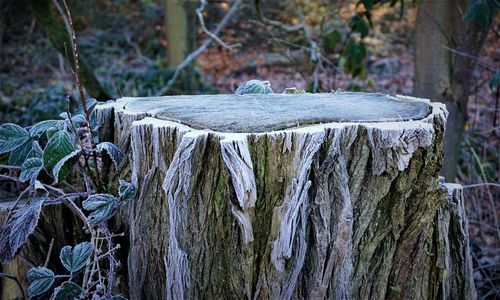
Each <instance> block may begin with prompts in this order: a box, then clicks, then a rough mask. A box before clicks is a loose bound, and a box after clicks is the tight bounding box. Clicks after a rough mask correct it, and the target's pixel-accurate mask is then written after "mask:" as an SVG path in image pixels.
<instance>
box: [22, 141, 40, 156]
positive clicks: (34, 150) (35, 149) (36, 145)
mask: <svg viewBox="0 0 500 300" xmlns="http://www.w3.org/2000/svg"><path fill="white" fill-rule="evenodd" d="M34 157H36V158H40V159H43V150H42V148H41V147H40V144H39V143H38V142H37V141H33V147H32V148H31V151H30V152H29V153H28V156H26V159H28V158H34Z"/></svg>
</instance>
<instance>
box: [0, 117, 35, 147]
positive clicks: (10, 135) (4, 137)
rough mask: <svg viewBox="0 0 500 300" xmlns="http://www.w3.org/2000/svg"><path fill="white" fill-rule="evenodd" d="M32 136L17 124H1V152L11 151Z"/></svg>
mask: <svg viewBox="0 0 500 300" xmlns="http://www.w3.org/2000/svg"><path fill="white" fill-rule="evenodd" d="M29 138H30V136H29V133H28V132H27V131H26V130H25V129H24V128H22V127H21V126H18V125H16V124H12V123H7V124H3V125H2V126H0V154H2V153H6V152H10V151H12V150H15V149H17V148H18V147H19V146H21V145H23V144H24V143H25V142H26V141H27V140H28V139H29Z"/></svg>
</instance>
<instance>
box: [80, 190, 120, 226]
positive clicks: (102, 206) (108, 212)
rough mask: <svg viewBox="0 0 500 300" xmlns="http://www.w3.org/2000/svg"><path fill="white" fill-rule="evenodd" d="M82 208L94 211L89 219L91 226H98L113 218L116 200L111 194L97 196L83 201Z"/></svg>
mask: <svg viewBox="0 0 500 300" xmlns="http://www.w3.org/2000/svg"><path fill="white" fill-rule="evenodd" d="M82 206H83V208H84V209H85V210H88V211H92V213H91V214H90V215H89V216H88V217H87V219H88V221H89V223H90V224H91V225H96V224H99V223H102V222H105V221H107V220H108V219H109V218H111V217H112V216H113V213H114V210H115V207H116V198H115V196H113V195H109V194H95V195H92V196H90V197H88V198H87V200H85V201H83V203H82Z"/></svg>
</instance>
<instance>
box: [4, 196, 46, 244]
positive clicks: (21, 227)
mask: <svg viewBox="0 0 500 300" xmlns="http://www.w3.org/2000/svg"><path fill="white" fill-rule="evenodd" d="M46 199H47V198H45V197H39V198H35V199H33V201H31V204H30V205H28V206H26V207H24V208H21V209H19V210H17V211H16V213H15V215H14V217H13V218H12V229H11V231H10V248H11V253H12V254H15V253H16V252H17V250H18V249H19V248H20V247H21V246H22V245H23V244H24V243H25V242H26V240H28V237H29V236H30V234H32V233H33V231H34V230H35V227H36V225H37V224H38V219H39V218H40V212H41V211H42V206H43V202H44V201H45V200H46Z"/></svg>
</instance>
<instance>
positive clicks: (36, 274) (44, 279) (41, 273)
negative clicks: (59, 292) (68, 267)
mask: <svg viewBox="0 0 500 300" xmlns="http://www.w3.org/2000/svg"><path fill="white" fill-rule="evenodd" d="M27 275H28V282H29V286H28V295H29V296H30V297H35V296H38V295H40V294H43V293H45V292H46V291H47V290H48V289H49V288H50V286H51V285H52V284H53V283H54V280H55V275H54V272H52V271H51V270H50V269H47V268H44V267H38V268H31V269H30V270H29V271H28V274H27Z"/></svg>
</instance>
